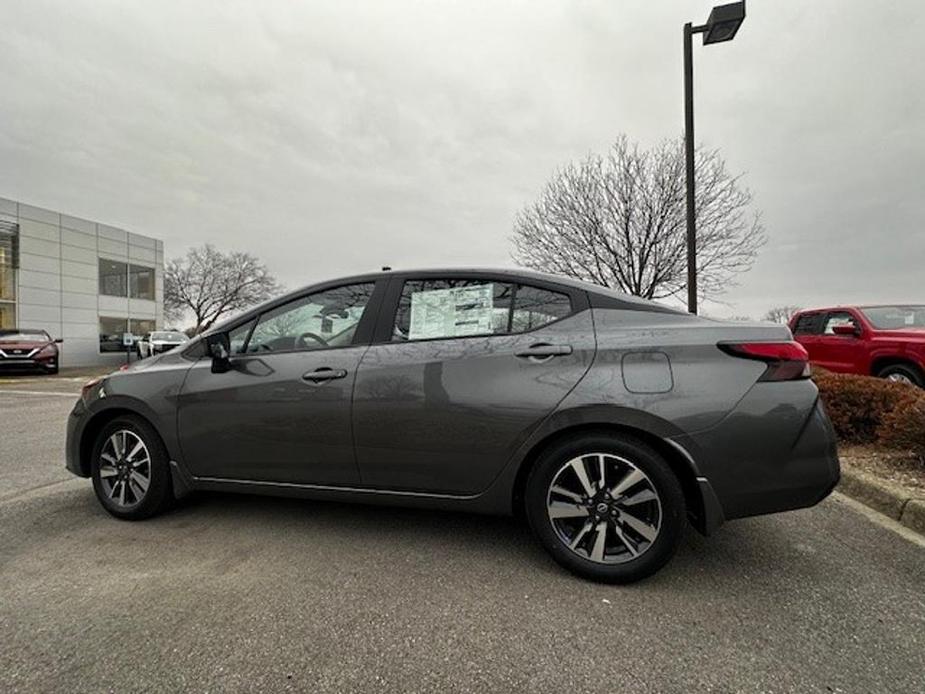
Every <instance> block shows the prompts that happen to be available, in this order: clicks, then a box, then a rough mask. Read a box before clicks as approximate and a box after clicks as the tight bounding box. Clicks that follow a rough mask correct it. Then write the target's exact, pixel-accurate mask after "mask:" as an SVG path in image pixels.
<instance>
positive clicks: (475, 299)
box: [392, 279, 572, 341]
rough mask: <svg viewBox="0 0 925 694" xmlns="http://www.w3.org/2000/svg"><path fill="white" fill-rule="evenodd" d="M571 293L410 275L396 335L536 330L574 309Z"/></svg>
mask: <svg viewBox="0 0 925 694" xmlns="http://www.w3.org/2000/svg"><path fill="white" fill-rule="evenodd" d="M571 310H572V305H571V301H570V300H569V297H568V296H567V295H566V294H562V293H560V292H553V291H549V290H548V289H539V288H537V287H531V286H527V285H514V284H511V283H508V282H490V281H486V280H477V279H474V280H462V279H460V280H449V279H448V280H410V281H408V282H405V284H404V286H403V287H402V294H401V299H400V300H399V304H398V312H397V313H396V315H395V328H394V332H393V337H392V339H393V341H401V340H428V339H440V338H453V337H470V336H474V335H499V334H507V333H520V332H525V331H527V330H534V329H536V328H538V327H540V326H542V325H546V324H547V323H551V322H552V321H554V320H558V319H559V318H563V317H565V316H567V315H569V313H571Z"/></svg>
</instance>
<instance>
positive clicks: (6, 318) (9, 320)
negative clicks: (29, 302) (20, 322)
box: [0, 301, 16, 330]
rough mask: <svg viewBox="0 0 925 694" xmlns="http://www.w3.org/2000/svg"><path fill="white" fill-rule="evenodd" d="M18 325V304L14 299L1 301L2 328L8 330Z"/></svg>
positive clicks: (0, 316)
mask: <svg viewBox="0 0 925 694" xmlns="http://www.w3.org/2000/svg"><path fill="white" fill-rule="evenodd" d="M15 327H16V304H14V303H13V302H12V301H0V328H2V329H4V330H6V329H9V328H15Z"/></svg>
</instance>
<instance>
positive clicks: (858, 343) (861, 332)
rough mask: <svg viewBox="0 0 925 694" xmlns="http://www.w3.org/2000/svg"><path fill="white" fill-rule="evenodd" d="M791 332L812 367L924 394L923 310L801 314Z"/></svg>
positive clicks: (820, 310) (839, 310) (880, 308)
mask: <svg viewBox="0 0 925 694" xmlns="http://www.w3.org/2000/svg"><path fill="white" fill-rule="evenodd" d="M790 330H791V332H793V336H794V338H795V339H796V341H797V342H799V343H800V344H801V345H803V346H804V347H805V348H806V351H807V352H809V360H810V361H811V362H812V363H813V364H815V365H817V366H821V367H822V368H824V369H828V370H829V371H836V372H840V373H853V374H863V375H866V376H880V377H882V378H888V379H890V380H891V381H901V382H904V383H912V384H915V385H917V386H919V387H920V388H925V306H838V307H835V308H817V309H812V310H805V311H800V312H798V313H796V314H794V316H793V318H791V319H790Z"/></svg>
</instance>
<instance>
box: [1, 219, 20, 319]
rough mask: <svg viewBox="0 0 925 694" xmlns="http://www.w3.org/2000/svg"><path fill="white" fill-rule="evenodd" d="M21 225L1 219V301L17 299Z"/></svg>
mask: <svg viewBox="0 0 925 694" xmlns="http://www.w3.org/2000/svg"><path fill="white" fill-rule="evenodd" d="M18 242H19V226H18V225H16V224H10V223H9V222H2V221H0V301H16V266H17V265H18V258H17V257H16V256H17V255H18V253H17V251H18V250H19V248H18V247H19V243H18Z"/></svg>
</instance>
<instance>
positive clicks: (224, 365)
mask: <svg viewBox="0 0 925 694" xmlns="http://www.w3.org/2000/svg"><path fill="white" fill-rule="evenodd" d="M230 348H231V344H230V342H229V341H228V335H226V334H225V333H219V334H218V335H213V336H212V337H210V338H209V356H211V357H212V373H214V374H223V373H225V372H226V371H228V370H229V369H230V368H231V349H230Z"/></svg>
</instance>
